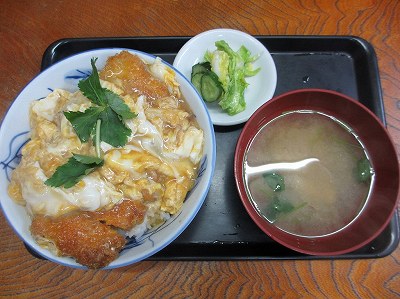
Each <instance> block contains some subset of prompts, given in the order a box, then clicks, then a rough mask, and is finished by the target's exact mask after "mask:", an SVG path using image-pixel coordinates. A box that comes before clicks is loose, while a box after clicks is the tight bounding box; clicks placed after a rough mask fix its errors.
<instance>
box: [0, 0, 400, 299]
mask: <svg viewBox="0 0 400 299" xmlns="http://www.w3.org/2000/svg"><path fill="white" fill-rule="evenodd" d="M0 7H1V8H0V70H1V71H0V100H1V101H0V119H2V118H3V117H4V115H5V113H6V111H7V109H8V107H9V105H10V104H11V102H12V101H13V99H14V98H15V97H16V96H17V94H18V93H19V92H20V91H21V90H22V88H23V87H24V86H25V85H26V84H27V83H28V82H29V81H30V80H31V79H32V78H33V77H34V76H35V75H37V74H38V72H39V69H40V62H41V58H42V54H43V52H44V50H45V49H46V48H47V46H48V45H49V44H50V43H52V42H54V41H56V40H58V39H61V38H68V37H107V36H114V37H120V36H191V35H195V34H197V33H200V32H202V31H205V30H208V29H213V28H221V27H224V28H234V29H239V30H242V31H246V32H248V33H250V34H253V35H355V36H360V37H362V38H364V39H366V40H367V41H369V42H370V43H371V44H372V45H373V46H374V48H375V51H376V54H377V57H378V63H379V71H380V78H381V83H382V90H383V98H384V105H385V113H386V119H387V127H388V130H389V133H390V134H391V136H392V137H393V139H394V142H395V144H396V147H397V150H398V153H399V152H400V111H399V109H400V1H397V0H382V1H380V0H343V1H340V0H336V1H329V0H304V1H300V0H298V1H287V0H286V1H281V0H276V1H256V0H247V1H243V0H242V1H233V0H229V1H227V0H223V1H204V0H198V1H191V0H186V1H180V0H167V1H155V0H148V1H111V0H109V1H75V0H70V1H60V0H58V1H31V0H27V1H15V0H10V1H6V0H0ZM2 146H4V145H2ZM5 183H6V182H1V184H5ZM0 297H5V298H7V297H9V298H67V297H68V298H70V297H71V298H74V297H76V298H126V297H132V298H172V297H173V298H223V297H226V298H237V297H241V298H399V297H400V248H399V247H397V249H396V250H395V251H394V252H393V253H392V254H391V255H389V256H387V257H384V258H379V259H363V260H315V261H268V260H267V261H185V262H183V261H158V262H155V261H143V262H140V263H137V264H134V265H131V266H127V267H124V268H120V269H115V270H107V271H105V270H97V271H94V270H90V271H84V270H77V269H71V268H66V267H63V266H59V265H56V264H54V263H51V262H48V261H42V260H39V259H36V258H34V257H32V256H31V255H30V254H29V253H28V252H27V251H26V249H25V248H24V246H23V244H22V242H21V241H20V240H19V238H18V237H17V236H16V234H15V233H14V232H13V230H12V229H11V228H10V227H9V226H8V223H7V222H6V220H5V217H4V215H3V214H2V213H0Z"/></svg>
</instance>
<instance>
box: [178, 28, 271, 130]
mask: <svg viewBox="0 0 400 299" xmlns="http://www.w3.org/2000/svg"><path fill="white" fill-rule="evenodd" d="M219 40H225V41H226V42H227V43H228V44H229V46H230V47H231V48H232V49H233V50H234V51H237V50H238V49H239V48H240V46H242V45H244V46H245V47H246V48H247V49H249V50H250V52H251V53H252V55H260V57H259V58H258V60H257V61H255V62H254V68H258V67H261V70H260V72H259V73H258V74H257V75H256V76H253V77H248V78H246V81H247V83H249V86H248V87H247V88H246V90H245V100H246V110H244V111H243V112H241V113H238V114H236V115H233V116H230V115H228V114H227V113H225V112H224V111H223V110H222V109H221V107H220V106H219V105H218V103H216V102H214V103H207V108H208V111H209V113H210V116H211V119H212V121H213V123H214V124H215V125H220V126H230V125H236V124H240V123H243V122H246V121H247V120H248V119H249V118H250V116H251V115H252V114H253V112H254V111H256V110H257V108H259V107H260V106H261V105H262V104H264V103H265V102H266V101H268V100H270V99H271V98H272V97H273V95H274V92H275V88H276V81H277V74H276V67H275V63H274V60H273V59H272V57H271V54H270V53H269V51H268V50H267V49H266V48H265V46H264V45H263V44H262V43H261V42H260V41H258V40H257V39H256V38H254V37H253V36H251V35H249V34H247V33H244V32H241V31H238V30H233V29H213V30H209V31H205V32H202V33H200V34H198V35H196V36H194V37H193V38H191V39H190V40H189V41H188V42H187V43H186V44H185V45H184V46H183V47H182V48H181V49H180V50H179V52H178V54H177V55H176V57H175V60H174V63H173V65H174V67H175V68H176V69H178V70H179V71H181V72H182V74H183V75H185V76H186V77H187V78H189V80H190V74H191V72H192V66H193V65H195V64H196V63H199V62H202V61H204V53H205V52H206V51H207V50H210V51H214V50H215V49H216V47H215V42H216V41H219Z"/></svg>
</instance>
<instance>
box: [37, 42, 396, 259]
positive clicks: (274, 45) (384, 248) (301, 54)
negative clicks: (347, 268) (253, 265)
mask: <svg viewBox="0 0 400 299" xmlns="http://www.w3.org/2000/svg"><path fill="white" fill-rule="evenodd" d="M256 37H257V38H258V39H259V40H260V41H261V42H262V43H263V44H264V45H265V46H266V48H267V49H268V50H269V51H270V52H271V54H272V57H273V59H274V61H275V64H276V67H277V73H278V85H277V89H276V92H275V95H279V94H282V93H283V92H286V91H289V90H293V89H298V88H325V89H331V90H336V91H338V92H342V93H344V94H346V95H349V96H351V97H353V98H355V99H358V100H359V101H360V102H361V103H363V104H364V105H365V106H367V107H368V108H369V109H370V110H371V111H373V112H374V113H375V114H376V115H377V116H378V117H379V118H380V119H381V121H382V122H383V123H384V124H386V122H385V114H384V107H383V101H382V92H381V85H380V79H379V73H378V65H377V60H376V56H375V52H374V49H373V47H372V46H371V45H370V44H369V43H368V42H366V41H364V40H362V39H360V38H358V37H352V36H256ZM188 40H189V37H124V38H79V39H76V38H74V39H62V40H59V41H56V42H54V43H53V44H51V45H50V46H49V47H48V48H47V50H46V51H45V53H44V55H43V60H42V66H41V67H42V70H44V69H45V68H47V67H48V66H50V65H51V64H53V63H55V62H57V61H59V60H61V59H64V58H66V57H68V56H70V55H73V54H75V53H78V52H82V51H86V50H90V49H96V48H109V47H122V48H130V49H135V50H140V51H145V52H148V53H152V54H155V55H157V56H160V57H161V58H163V59H164V60H165V61H167V62H169V63H171V64H172V62H173V60H174V57H175V55H176V53H177V52H178V51H179V49H180V48H181V47H182V46H183V45H184V44H185V42H187V41H188ZM242 128H243V124H242V125H236V126H231V127H219V126H215V127H214V129H215V132H216V140H217V163H216V169H215V175H214V178H213V182H212V185H211V188H210V191H209V194H208V196H207V198H206V200H205V203H204V205H203V207H202V208H201V210H200V211H199V213H198V215H197V216H196V217H195V219H194V220H193V222H192V223H191V224H190V225H189V227H188V228H187V229H186V230H185V231H184V232H183V233H182V234H181V235H180V236H179V237H178V238H177V239H176V240H175V241H174V242H172V243H171V244H170V245H169V246H167V247H166V248H165V249H163V250H162V251H160V252H159V253H157V254H156V255H154V256H152V257H151V258H149V259H151V260H233V259H327V258H335V259H344V258H351V259H355V258H377V257H383V256H386V255H388V254H390V253H391V252H393V251H394V249H395V248H396V247H397V245H398V243H399V219H398V217H399V216H398V214H397V213H396V214H395V215H394V216H393V219H392V220H391V222H390V224H389V225H388V226H387V228H386V229H385V230H384V231H383V232H382V233H381V234H380V235H379V236H378V237H377V238H376V239H375V240H373V241H372V242H371V243H370V244H368V245H366V246H364V247H363V248H361V249H359V250H357V251H355V252H352V253H349V254H345V255H341V256H335V257H329V256H328V257H321V256H309V255H304V254H300V253H297V252H294V251H292V250H289V249H287V248H285V247H283V246H281V245H279V244H278V243H276V242H275V241H273V240H272V239H270V238H269V237H267V236H266V235H265V234H264V233H263V232H262V231H261V230H260V229H259V228H258V227H257V226H256V225H255V224H254V223H253V221H252V220H251V218H250V217H249V216H248V214H247V213H246V211H245V209H244V207H243V205H242V203H241V201H240V198H239V196H238V193H237V190H236V185H235V181H234V177H233V156H234V150H235V145H236V141H237V138H238V136H239V134H240V132H241V129H242Z"/></svg>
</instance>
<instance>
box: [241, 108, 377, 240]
mask: <svg viewBox="0 0 400 299" xmlns="http://www.w3.org/2000/svg"><path fill="white" fill-rule="evenodd" d="M243 167H244V169H243V170H244V171H243V172H244V175H245V184H246V192H247V194H248V196H249V198H250V199H251V201H252V203H253V205H254V206H255V207H256V209H257V210H258V212H259V214H260V215H261V216H262V217H264V218H265V219H267V220H268V221H270V222H271V223H274V225H276V226H277V227H279V228H280V229H282V230H284V231H287V232H289V233H292V234H296V235H302V236H321V235H326V234H330V233H333V232H335V231H338V230H340V229H342V228H343V227H345V226H346V225H348V224H349V223H350V222H351V221H353V220H354V219H355V218H356V217H357V215H358V214H359V213H360V211H361V210H362V208H363V206H364V204H365V202H366V200H367V198H368V194H369V192H370V189H371V185H372V183H373V178H374V176H373V170H372V168H371V164H370V162H369V160H368V154H367V152H366V151H365V148H364V147H363V145H362V143H361V141H360V140H358V138H357V136H356V135H355V134H354V133H353V132H352V130H351V128H349V127H348V126H347V125H346V124H344V123H342V122H340V121H339V120H337V119H336V118H334V117H331V116H329V115H326V114H323V113H320V112H316V111H308V110H301V111H291V112H287V113H285V114H283V115H281V116H279V117H277V118H275V119H273V120H271V121H270V122H268V123H267V124H266V125H265V126H264V127H263V128H262V129H261V130H260V131H259V132H258V133H257V134H256V136H255V137H254V139H253V140H252V141H251V143H250V145H249V147H248V149H247V152H246V155H245V159H244V166H243Z"/></svg>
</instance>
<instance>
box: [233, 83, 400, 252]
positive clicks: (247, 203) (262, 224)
mask: <svg viewBox="0 0 400 299" xmlns="http://www.w3.org/2000/svg"><path fill="white" fill-rule="evenodd" d="M298 93H326V94H331V95H335V96H338V97H342V98H344V99H346V100H347V101H350V102H351V103H353V104H355V105H356V106H358V107H359V108H360V109H361V110H363V111H364V112H366V113H368V114H369V116H370V117H372V118H373V119H374V121H375V122H376V125H378V126H379V127H380V129H382V130H383V131H385V132H386V134H385V135H386V136H385V137H386V138H387V140H388V146H389V147H390V148H391V149H392V150H393V152H394V153H396V152H397V151H396V148H395V146H394V142H393V139H392V137H391V135H390V134H389V132H388V131H387V129H386V127H385V126H384V124H383V123H382V121H381V120H380V119H379V118H378V117H377V116H376V115H375V114H374V113H373V112H372V111H370V110H369V109H368V108H367V107H366V106H364V105H363V104H362V103H360V102H359V101H357V100H355V99H354V98H352V97H350V96H347V95H345V94H343V93H340V92H337V91H334V90H329V89H322V88H305V89H295V90H291V91H288V92H285V93H283V94H281V95H278V96H276V97H274V98H272V99H271V100H270V101H269V102H267V103H265V104H264V105H262V106H261V107H260V108H259V109H257V110H256V112H255V113H253V115H252V117H251V118H250V119H249V120H248V122H247V123H246V124H245V126H244V127H243V129H242V131H241V133H240V135H239V138H238V141H237V144H236V148H235V154H234V177H235V183H236V188H237V191H238V193H239V197H240V199H241V202H242V204H243V205H244V207H245V210H246V211H247V213H248V215H249V216H250V217H251V218H252V220H253V221H254V222H255V224H256V225H257V226H258V227H259V228H260V229H261V230H262V231H263V232H264V233H265V234H267V235H268V236H269V237H270V238H272V239H273V240H274V241H276V242H278V243H279V244H281V245H283V246H285V247H287V248H289V249H292V250H294V251H297V252H300V253H304V254H307V255H319V256H335V255H341V254H345V253H349V252H353V251H355V250H357V249H359V248H361V247H363V246H365V245H367V244H368V243H369V242H371V241H372V240H373V239H375V238H376V237H377V236H378V235H379V234H380V233H382V231H383V230H384V229H385V228H386V226H387V225H388V224H389V222H390V221H391V218H392V217H393V214H394V213H395V211H396V210H397V205H398V203H399V202H400V198H399V195H400V183H399V184H397V194H396V200H395V201H394V202H393V206H392V207H391V208H390V211H391V212H390V213H389V214H388V217H387V218H386V220H385V221H384V223H382V225H381V226H380V227H379V229H377V230H376V231H375V232H374V233H373V234H371V235H370V237H368V238H366V239H365V240H364V241H362V242H359V243H358V244H356V245H354V246H351V247H349V248H345V249H342V250H332V251H318V250H315V251H311V250H308V249H302V248H299V247H297V246H295V245H293V244H289V243H287V242H285V241H283V240H281V239H280V238H279V237H277V236H275V235H274V234H273V233H272V232H270V230H269V227H272V226H273V224H271V225H268V223H267V222H266V220H265V219H264V218H263V217H262V216H261V215H259V213H258V211H257V210H256V209H255V207H254V206H253V204H252V202H251V200H250V199H249V198H248V196H247V193H246V190H245V187H244V185H245V184H244V179H243V168H242V166H243V156H244V154H245V152H246V151H247V149H248V146H249V144H250V143H251V141H252V140H253V139H254V137H255V135H256V134H257V133H258V132H259V130H260V129H261V128H262V127H263V126H264V125H265V124H266V121H265V119H264V120H262V121H260V122H258V123H257V124H256V126H257V130H256V131H255V132H254V131H253V132H251V133H250V134H249V135H250V137H248V138H246V137H245V135H246V133H247V131H248V130H249V127H250V126H252V125H253V122H255V121H256V119H257V117H258V116H259V115H260V114H261V113H262V111H263V110H264V109H267V108H266V106H269V105H271V104H273V103H274V102H276V101H279V100H280V99H281V98H283V97H287V96H291V95H293V94H298ZM316 110H318V109H316ZM245 139H249V140H248V142H247V143H246V142H245ZM396 158H397V157H396ZM393 165H396V166H397V167H396V166H393V168H394V169H396V172H397V174H399V172H400V165H399V161H398V160H397V163H394V164H393ZM363 209H364V208H363ZM277 230H279V231H280V233H282V234H284V235H289V236H291V237H295V238H297V239H303V240H313V239H322V238H323V236H317V237H307V236H297V235H294V234H291V233H288V232H285V231H283V230H280V229H278V228H277ZM340 232H341V230H339V231H338V232H335V233H333V234H330V235H333V236H337V235H338V234H340ZM330 235H329V236H330Z"/></svg>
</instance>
